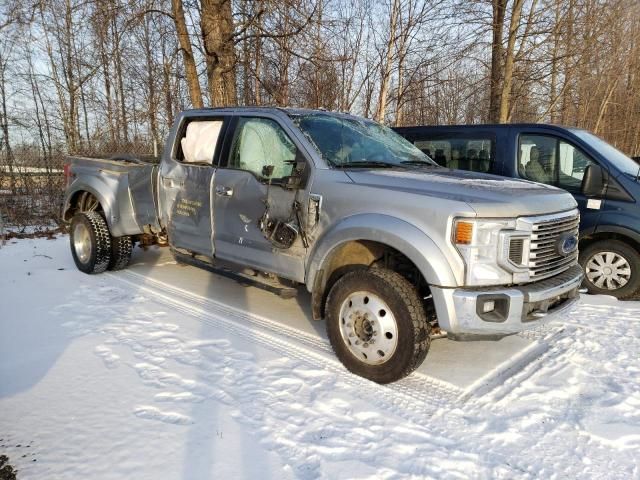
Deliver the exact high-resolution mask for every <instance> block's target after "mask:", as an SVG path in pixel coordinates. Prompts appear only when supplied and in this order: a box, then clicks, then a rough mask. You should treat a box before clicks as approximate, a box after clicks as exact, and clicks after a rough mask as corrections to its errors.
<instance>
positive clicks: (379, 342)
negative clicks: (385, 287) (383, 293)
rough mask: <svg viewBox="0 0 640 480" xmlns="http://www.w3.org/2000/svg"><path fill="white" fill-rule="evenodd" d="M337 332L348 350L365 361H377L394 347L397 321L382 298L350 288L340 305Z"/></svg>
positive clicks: (376, 362)
mask: <svg viewBox="0 0 640 480" xmlns="http://www.w3.org/2000/svg"><path fill="white" fill-rule="evenodd" d="M339 322H340V335H341V336H342V341H343V342H344V344H345V345H346V346H347V348H348V349H349V351H350V352H351V353H352V354H353V356H354V357H356V358H357V359H358V360H360V361H361V362H363V363H366V364H367V365H381V364H383V363H385V362H387V361H388V360H390V359H391V357H392V356H393V354H394V352H395V351H396V348H397V347H398V324H397V322H396V319H395V316H394V315H393V312H392V311H391V309H390V308H389V305H387V304H386V302H385V301H384V300H382V298H380V297H379V296H378V295H376V294H374V293H371V292H354V293H352V294H350V295H349V296H348V297H347V298H346V299H345V301H344V302H343V303H342V306H341V307H340V318H339Z"/></svg>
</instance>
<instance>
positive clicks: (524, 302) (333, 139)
mask: <svg viewBox="0 0 640 480" xmlns="http://www.w3.org/2000/svg"><path fill="white" fill-rule="evenodd" d="M65 172H66V174H67V182H68V183H67V185H68V187H67V192H66V198H65V204H64V211H63V216H64V219H65V220H66V221H69V222H70V223H71V227H70V232H71V236H70V237H71V252H72V254H73V258H74V260H75V263H76V265H77V267H78V268H79V269H80V270H81V271H83V272H86V273H100V272H103V271H105V270H107V269H112V270H117V269H121V268H124V267H126V266H127V265H128V263H129V260H130V258H131V250H132V248H133V245H134V244H135V243H136V242H141V243H143V244H145V245H148V244H151V243H158V244H160V245H169V247H170V248H171V249H172V251H173V253H174V254H175V255H176V258H177V259H178V260H183V261H187V262H189V263H192V264H196V265H199V266H202V267H204V268H208V269H224V272H227V273H228V272H229V271H233V272H235V273H234V275H237V276H238V277H239V278H244V279H245V281H246V279H247V278H250V279H251V280H252V281H253V282H254V283H258V284H260V285H263V286H265V288H268V289H270V290H275V291H277V292H279V293H281V294H283V295H288V294H291V293H296V292H297V291H298V290H299V288H298V287H299V286H302V285H304V286H305V287H306V289H307V290H308V291H309V292H310V293H311V296H310V301H311V304H312V313H313V318H314V319H316V320H319V319H323V318H324V319H325V320H326V325H327V332H328V336H329V340H330V342H331V345H332V346H333V349H334V351H335V353H336V355H337V357H338V358H339V359H340V360H341V361H342V363H343V364H344V365H345V366H346V367H347V368H348V369H349V370H351V371H352V372H354V373H356V374H358V375H361V376H363V377H366V378H368V379H371V380H373V381H376V382H379V383H387V382H393V381H395V380H398V379H400V378H402V377H404V376H406V375H408V374H409V373H411V372H412V371H413V370H415V369H416V368H418V366H419V365H420V364H421V363H422V362H423V360H424V359H425V357H426V355H427V351H428V349H429V345H430V338H431V334H432V330H433V329H434V328H436V327H439V328H440V329H442V330H444V331H446V332H447V334H448V337H449V338H450V339H454V340H468V339H476V338H489V339H497V338H500V337H502V336H505V335H509V334H513V333H516V332H519V331H521V330H524V329H526V328H531V327H534V326H536V325H538V324H539V322H541V321H543V319H545V318H546V319H548V318H550V317H551V316H553V315H555V314H558V313H559V312H561V311H563V310H565V309H567V308H568V307H569V306H571V305H572V304H573V303H574V301H575V300H576V299H577V298H578V296H579V294H578V287H579V285H580V283H581V281H582V271H581V268H580V266H579V265H578V264H577V258H578V252H577V234H578V223H579V214H578V211H577V210H576V203H575V201H574V200H573V198H572V196H571V195H569V194H568V193H565V192H563V191H562V190H559V189H557V188H555V187H550V186H545V185H541V184H536V183H532V182H528V181H523V180H513V179H508V178H502V177H497V176H492V175H485V174H477V173H471V172H462V171H456V170H450V169H447V168H443V167H440V166H438V165H437V164H435V162H433V161H432V160H431V159H430V158H429V157H428V156H426V155H425V154H423V153H422V152H421V151H420V150H419V149H418V148H416V147H414V146H413V145H412V144H411V143H409V142H408V141H406V140H404V139H403V138H401V137H400V136H399V135H398V134H396V133H394V132H393V131H391V130H390V129H388V128H386V127H384V126H382V125H379V124H377V123H375V122H372V121H370V120H366V119H363V118H359V117H355V116H351V115H347V114H339V113H329V112H324V111H313V110H299V109H278V108H249V107H245V108H226V109H202V110H191V111H187V112H184V113H182V114H181V115H180V116H179V118H178V119H177V120H176V122H175V125H174V126H173V127H172V130H171V132H170V134H169V137H168V139H167V143H166V146H165V150H164V153H163V155H162V158H161V160H160V162H159V163H152V162H145V161H144V160H141V159H137V158H133V157H130V158H129V157H123V158H121V159H89V158H81V157H72V158H70V159H69V164H68V165H67V166H66V167H65Z"/></svg>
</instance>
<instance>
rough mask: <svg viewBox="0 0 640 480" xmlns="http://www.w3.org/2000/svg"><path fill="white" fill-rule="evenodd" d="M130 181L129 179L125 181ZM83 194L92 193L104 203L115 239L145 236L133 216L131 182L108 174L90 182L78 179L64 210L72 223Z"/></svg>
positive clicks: (90, 179) (64, 216)
mask: <svg viewBox="0 0 640 480" xmlns="http://www.w3.org/2000/svg"><path fill="white" fill-rule="evenodd" d="M125 178H126V177H125ZM82 192H89V193H91V194H92V195H93V196H94V197H96V198H97V199H98V202H100V206H101V208H102V211H103V213H104V216H105V220H106V221H107V225H108V226H109V231H110V232H111V234H112V235H113V236H115V237H120V236H123V235H135V234H138V233H141V231H140V228H139V227H138V225H137V223H136V222H135V219H134V215H133V205H132V203H131V197H130V195H129V189H128V186H127V182H126V181H123V180H122V178H121V177H120V176H118V177H114V176H111V175H109V174H108V173H107V174H103V175H101V176H92V177H89V178H84V177H79V178H77V179H76V180H75V181H74V182H73V183H72V184H71V185H70V186H69V188H68V189H67V192H66V194H65V199H64V207H63V210H62V218H63V219H64V220H65V221H67V222H68V221H70V220H71V217H72V216H73V215H72V213H73V210H74V202H75V201H76V200H77V198H78V195H80V194H81V193H82Z"/></svg>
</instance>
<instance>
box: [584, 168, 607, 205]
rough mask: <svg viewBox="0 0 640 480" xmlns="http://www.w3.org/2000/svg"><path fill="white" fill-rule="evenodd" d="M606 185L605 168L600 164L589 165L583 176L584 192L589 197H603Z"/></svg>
mask: <svg viewBox="0 0 640 480" xmlns="http://www.w3.org/2000/svg"><path fill="white" fill-rule="evenodd" d="M605 186H606V185H605V172H604V169H603V168H602V167H601V166H600V165H594V164H591V165H588V166H587V168H586V169H585V171H584V177H582V193H583V194H584V195H586V196H587V197H602V196H604V191H605Z"/></svg>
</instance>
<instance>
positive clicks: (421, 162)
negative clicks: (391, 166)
mask: <svg viewBox="0 0 640 480" xmlns="http://www.w3.org/2000/svg"><path fill="white" fill-rule="evenodd" d="M400 163H402V164H403V165H419V166H421V167H422V166H424V167H438V166H439V165H437V164H435V163H431V162H427V161H425V160H405V161H404V162H400Z"/></svg>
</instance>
